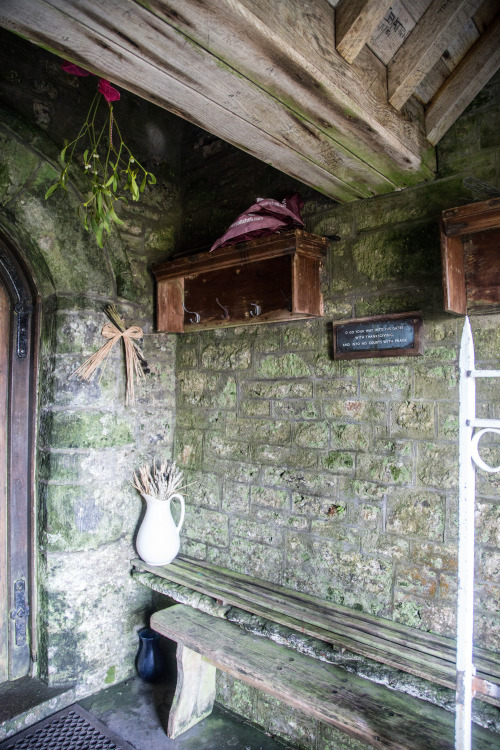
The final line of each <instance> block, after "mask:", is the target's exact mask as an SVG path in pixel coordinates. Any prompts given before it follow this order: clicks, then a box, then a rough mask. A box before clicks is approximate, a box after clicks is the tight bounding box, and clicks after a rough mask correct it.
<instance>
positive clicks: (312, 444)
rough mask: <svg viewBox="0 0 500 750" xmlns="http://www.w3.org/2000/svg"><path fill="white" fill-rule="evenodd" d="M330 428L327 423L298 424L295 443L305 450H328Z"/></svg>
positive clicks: (295, 431)
mask: <svg viewBox="0 0 500 750" xmlns="http://www.w3.org/2000/svg"><path fill="white" fill-rule="evenodd" d="M329 440H330V428H329V425H328V423H327V422H306V423H300V422H299V423H297V424H296V425H295V429H294V442H295V444H296V445H300V446H302V447H305V448H328V445H329Z"/></svg>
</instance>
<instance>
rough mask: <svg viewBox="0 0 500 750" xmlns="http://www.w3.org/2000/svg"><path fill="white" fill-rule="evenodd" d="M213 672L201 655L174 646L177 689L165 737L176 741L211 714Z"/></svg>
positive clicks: (213, 669) (178, 645)
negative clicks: (176, 738) (175, 650)
mask: <svg viewBox="0 0 500 750" xmlns="http://www.w3.org/2000/svg"><path fill="white" fill-rule="evenodd" d="M215 673H216V669H215V667H213V666H212V665H211V664H209V663H208V662H207V661H206V660H205V659H204V658H203V656H201V654H197V653H196V651H191V649H190V648H186V646H183V645H182V644H181V643H178V644H177V686H176V688H175V695H174V700H173V702H172V708H171V709H170V714H169V717H168V729H167V736H168V737H170V739H174V738H175V737H178V736H179V735H180V734H182V732H185V731H186V729H189V728H190V727H192V726H194V725H195V724H197V723H198V722H199V721H201V720H202V719H204V718H205V717H206V716H209V715H210V714H211V713H212V708H213V705H214V700H215Z"/></svg>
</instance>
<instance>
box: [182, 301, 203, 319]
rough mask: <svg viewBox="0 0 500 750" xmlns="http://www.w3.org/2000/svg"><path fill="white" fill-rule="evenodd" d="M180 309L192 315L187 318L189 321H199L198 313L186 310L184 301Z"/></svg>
mask: <svg viewBox="0 0 500 750" xmlns="http://www.w3.org/2000/svg"><path fill="white" fill-rule="evenodd" d="M182 309H183V310H184V312H187V314H188V315H193V316H194V317H193V318H191V319H190V320H189V322H190V323H199V322H200V313H197V312H192V310H188V309H187V307H186V305H185V304H184V302H183V303H182Z"/></svg>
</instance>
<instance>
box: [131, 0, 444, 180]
mask: <svg viewBox="0 0 500 750" xmlns="http://www.w3.org/2000/svg"><path fill="white" fill-rule="evenodd" d="M139 2H141V3H144V4H145V5H146V3H147V7H148V9H149V10H150V11H151V12H153V13H156V14H158V15H159V16H160V17H161V18H163V19H164V20H166V21H167V22H169V23H171V24H172V25H173V26H174V27H175V28H177V29H178V30H180V31H182V32H183V33H184V34H185V35H186V37H187V38H190V39H191V40H192V41H198V42H199V43H200V45H205V46H206V48H207V49H208V50H209V51H210V52H211V53H212V54H214V55H215V56H217V57H219V58H220V59H221V60H222V61H223V62H224V63H226V64H229V65H231V66H232V67H233V68H235V69H236V70H238V72H239V73H241V74H243V75H245V76H247V77H248V78H250V79H251V80H253V81H254V82H255V83H256V84H258V85H259V86H261V87H262V88H264V89H265V90H266V91H267V92H268V93H270V94H271V95H273V96H275V97H277V98H278V99H279V100H280V101H281V102H293V103H294V106H295V107H296V112H299V113H300V114H301V116H302V117H303V118H304V120H306V121H307V122H308V123H310V125H312V126H314V127H317V128H319V129H320V130H323V131H324V132H326V133H330V134H331V135H332V137H334V138H335V140H336V141H337V142H338V143H341V144H342V145H343V146H344V147H345V148H346V149H347V150H348V151H350V152H351V153H353V154H356V155H357V156H358V157H359V158H360V159H362V160H363V161H366V162H367V163H369V164H371V165H372V166H373V167H374V168H375V169H376V170H377V171H378V172H380V173H381V174H383V175H385V176H386V177H388V178H389V179H391V180H394V181H395V182H398V184H399V185H400V186H404V185H408V184H415V182H421V181H422V180H424V179H428V178H430V177H432V176H433V174H434V169H435V164H434V162H433V154H432V151H431V152H429V144H428V143H427V141H426V139H425V137H423V138H422V134H423V131H421V130H420V124H419V118H418V117H412V118H410V117H409V116H401V115H399V113H397V112H395V110H394V109H393V108H392V107H391V106H390V105H389V104H388V102H387V97H386V94H384V97H383V99H382V98H380V97H379V96H378V93H379V91H380V89H379V87H378V86H375V87H371V88H369V87H367V85H366V83H365V81H364V80H363V79H362V78H360V69H358V68H354V66H350V65H349V64H348V63H346V61H345V60H344V59H343V58H342V57H341V56H340V55H338V54H337V53H336V51H335V49H334V48H333V45H332V44H331V34H330V29H331V28H333V25H332V26H329V25H328V15H327V14H326V13H325V9H327V10H328V11H330V12H331V14H332V19H333V10H332V8H331V7H330V6H328V4H327V3H326V0H310V1H309V2H308V3H305V5H306V6H307V8H308V12H307V14H304V13H303V8H304V3H300V4H297V3H295V2H291V1H290V0H287V1H286V2H283V3H279V4H277V8H276V12H275V13H274V15H273V23H270V22H269V0H219V2H218V3H217V5H216V7H215V8H214V6H213V5H210V4H203V3H199V2H197V0H177V1H175V0H139ZM367 52H369V51H368V50H367ZM427 157H430V161H429V162H428V161H427Z"/></svg>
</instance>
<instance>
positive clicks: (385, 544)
mask: <svg viewBox="0 0 500 750" xmlns="http://www.w3.org/2000/svg"><path fill="white" fill-rule="evenodd" d="M361 551H362V552H363V553H365V554H372V555H376V556H377V557H380V556H382V557H386V558H388V559H389V560H394V561H395V562H397V561H404V560H407V559H408V557H409V553H410V545H409V542H408V541H407V540H406V539H401V538H400V537H397V536H395V535H392V534H386V533H380V532H379V531H377V530H376V529H366V530H365V529H363V532H362V534H361Z"/></svg>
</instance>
